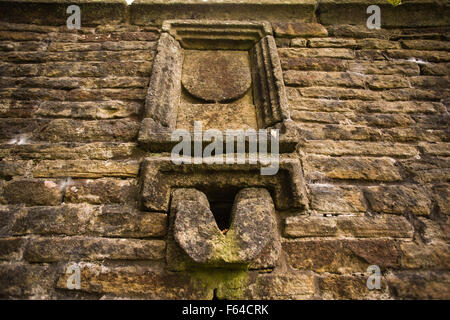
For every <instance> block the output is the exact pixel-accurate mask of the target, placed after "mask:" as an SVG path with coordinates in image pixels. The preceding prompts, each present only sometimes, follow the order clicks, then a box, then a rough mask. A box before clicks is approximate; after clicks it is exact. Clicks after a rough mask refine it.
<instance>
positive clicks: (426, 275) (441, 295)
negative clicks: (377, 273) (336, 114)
mask: <svg viewBox="0 0 450 320" xmlns="http://www.w3.org/2000/svg"><path fill="white" fill-rule="evenodd" d="M387 281H388V285H389V291H390V292H391V293H392V295H393V296H394V297H395V298H397V299H443V300H447V299H449V298H450V289H449V288H450V286H449V284H450V276H449V274H448V272H445V271H444V272H442V271H416V270H415V271H398V272H394V273H392V274H390V275H389V276H387Z"/></svg>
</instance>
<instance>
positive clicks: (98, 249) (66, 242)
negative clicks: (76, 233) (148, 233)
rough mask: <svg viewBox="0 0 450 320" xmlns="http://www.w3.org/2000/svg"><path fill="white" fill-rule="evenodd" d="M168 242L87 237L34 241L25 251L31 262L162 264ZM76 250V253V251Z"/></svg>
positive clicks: (39, 239) (34, 239)
mask: <svg viewBox="0 0 450 320" xmlns="http://www.w3.org/2000/svg"><path fill="white" fill-rule="evenodd" d="M165 247H166V244H165V241H163V240H136V239H133V240H132V239H108V238H86V237H64V238H56V237H53V238H32V240H30V241H29V242H28V244H27V246H26V247H25V251H24V253H23V256H24V259H25V260H27V261H29V262H57V261H68V260H76V259H80V260H104V259H108V260H160V259H163V258H164V252H165ZM75 248H76V249H75Z"/></svg>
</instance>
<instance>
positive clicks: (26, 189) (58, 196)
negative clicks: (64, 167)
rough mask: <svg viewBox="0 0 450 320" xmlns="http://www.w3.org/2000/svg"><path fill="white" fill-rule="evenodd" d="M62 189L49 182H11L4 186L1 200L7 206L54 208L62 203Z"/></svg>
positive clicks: (29, 180)
mask: <svg viewBox="0 0 450 320" xmlns="http://www.w3.org/2000/svg"><path fill="white" fill-rule="evenodd" d="M62 189H63V188H62V187H61V185H58V184H57V183H55V182H54V181H50V180H45V181H44V180H32V179H20V180H12V181H11V182H9V183H7V184H6V185H5V186H4V188H3V194H2V198H3V202H4V203H8V204H26V205H29V206H39V205H41V206H43V205H44V206H45V205H49V206H55V205H58V204H60V203H61V201H62V197H63V192H62Z"/></svg>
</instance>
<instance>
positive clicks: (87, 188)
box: [64, 178, 138, 204]
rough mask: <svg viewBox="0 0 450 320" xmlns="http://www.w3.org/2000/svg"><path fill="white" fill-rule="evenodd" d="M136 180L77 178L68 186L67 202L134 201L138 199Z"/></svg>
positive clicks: (101, 202)
mask: <svg viewBox="0 0 450 320" xmlns="http://www.w3.org/2000/svg"><path fill="white" fill-rule="evenodd" d="M137 198H138V187H137V183H136V181H135V180H123V179H120V180H119V179H111V178H102V179H96V180H90V179H89V180H76V181H74V182H73V183H72V184H70V185H69V186H67V188H66V193H65V196H64V201H65V202H71V203H80V202H87V203H91V204H109V203H122V204H123V203H130V202H131V203H132V202H136V201H137V200H138V199H137Z"/></svg>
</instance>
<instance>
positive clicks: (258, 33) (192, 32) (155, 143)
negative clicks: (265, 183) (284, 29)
mask: <svg viewBox="0 0 450 320" xmlns="http://www.w3.org/2000/svg"><path fill="white" fill-rule="evenodd" d="M162 31H163V32H162V34H161V38H160V40H159V43H158V48H157V54H156V58H155V61H154V64H153V71H152V75H151V78H150V84H149V88H148V93H147V97H146V101H145V108H144V113H143V120H142V127H141V130H140V132H139V137H138V141H139V143H140V144H141V145H142V146H143V147H144V148H145V149H147V150H149V151H151V152H162V151H170V150H171V149H172V148H173V146H174V145H175V144H177V143H178V142H172V141H171V139H170V137H171V133H172V132H173V131H174V130H175V129H176V127H177V114H178V108H179V105H180V96H181V90H182V89H181V75H182V68H183V50H185V49H205V48H206V49H209V50H211V49H214V50H229V49H233V50H245V51H247V52H248V53H249V58H250V61H251V77H252V88H253V104H254V107H255V111H256V120H257V124H258V128H259V129H269V128H276V129H279V130H280V152H292V151H294V150H295V146H296V144H297V142H298V140H299V139H298V137H297V130H296V129H295V126H294V124H293V122H292V120H291V119H290V115H289V106H288V100H287V97H286V92H285V87H284V81H283V73H282V70H281V64H280V59H279V57H278V52H277V47H276V44H275V40H274V38H273V36H272V29H271V27H270V24H268V23H267V22H240V21H190V20H180V21H177V20H173V21H166V22H164V24H163V28H162ZM196 120H198V121H201V120H202V119H196Z"/></svg>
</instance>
